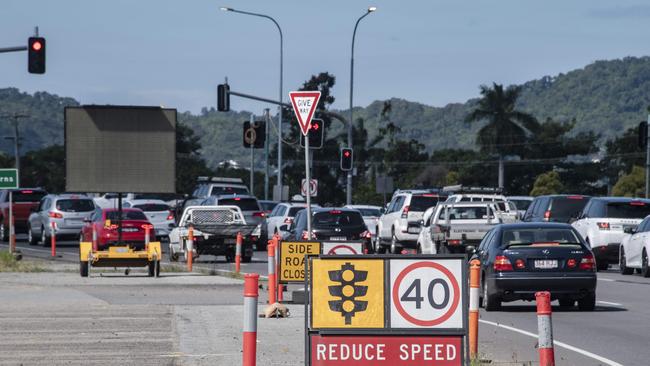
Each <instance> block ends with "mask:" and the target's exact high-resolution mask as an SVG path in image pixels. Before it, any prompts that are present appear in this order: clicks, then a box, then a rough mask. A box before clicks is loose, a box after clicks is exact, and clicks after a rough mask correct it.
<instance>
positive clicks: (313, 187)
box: [300, 179, 318, 197]
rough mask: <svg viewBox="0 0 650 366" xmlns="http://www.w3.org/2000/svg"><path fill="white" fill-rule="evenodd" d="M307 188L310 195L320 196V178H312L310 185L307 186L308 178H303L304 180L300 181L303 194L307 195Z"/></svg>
mask: <svg viewBox="0 0 650 366" xmlns="http://www.w3.org/2000/svg"><path fill="white" fill-rule="evenodd" d="M307 189H309V195H310V196H311V197H316V196H318V180H317V179H310V180H309V187H307V180H306V179H303V180H302V182H301V183H300V194H301V195H303V196H307Z"/></svg>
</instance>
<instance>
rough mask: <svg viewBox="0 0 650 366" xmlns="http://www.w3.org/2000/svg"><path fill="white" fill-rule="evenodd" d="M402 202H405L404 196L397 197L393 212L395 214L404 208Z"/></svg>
mask: <svg viewBox="0 0 650 366" xmlns="http://www.w3.org/2000/svg"><path fill="white" fill-rule="evenodd" d="M404 201H406V196H399V197H398V198H397V202H395V207H394V210H393V211H395V212H397V211H401V210H402V207H404Z"/></svg>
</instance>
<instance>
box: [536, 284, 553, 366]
mask: <svg viewBox="0 0 650 366" xmlns="http://www.w3.org/2000/svg"><path fill="white" fill-rule="evenodd" d="M535 301H536V302H537V337H538V340H537V344H538V346H537V349H538V351H539V366H555V351H554V349H553V322H552V321H551V293H550V292H548V291H540V292H536V293H535Z"/></svg>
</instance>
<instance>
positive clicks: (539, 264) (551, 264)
mask: <svg viewBox="0 0 650 366" xmlns="http://www.w3.org/2000/svg"><path fill="white" fill-rule="evenodd" d="M535 268H539V269H551V268H557V260H556V259H536V260H535Z"/></svg>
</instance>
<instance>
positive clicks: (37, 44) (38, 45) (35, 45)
mask: <svg viewBox="0 0 650 366" xmlns="http://www.w3.org/2000/svg"><path fill="white" fill-rule="evenodd" d="M41 48H43V45H42V44H41V42H38V41H36V42H34V43H32V49H33V50H34V51H40V50H41Z"/></svg>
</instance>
